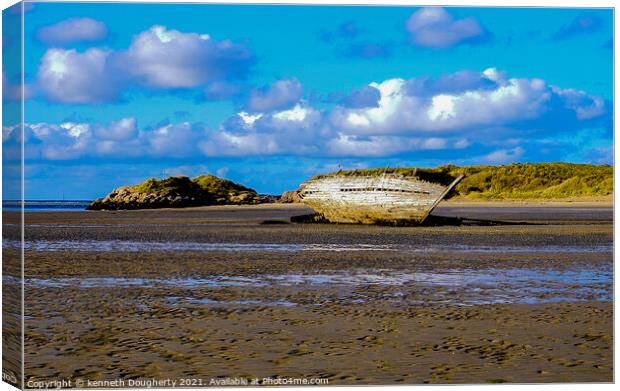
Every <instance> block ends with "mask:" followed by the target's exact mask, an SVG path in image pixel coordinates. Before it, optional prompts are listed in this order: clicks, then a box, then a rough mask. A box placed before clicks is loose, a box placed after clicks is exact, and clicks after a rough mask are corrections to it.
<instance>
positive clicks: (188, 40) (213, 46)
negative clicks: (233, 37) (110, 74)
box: [119, 26, 254, 88]
mask: <svg viewBox="0 0 620 391" xmlns="http://www.w3.org/2000/svg"><path fill="white" fill-rule="evenodd" d="M119 56H120V59H119V62H120V63H123V64H124V68H125V70H126V71H127V72H128V73H129V74H130V75H132V76H133V77H134V78H135V80H136V81H137V82H138V83H139V84H143V85H145V86H148V87H153V88H192V87H198V86H200V85H203V84H205V83H207V82H210V81H217V80H226V79H229V78H232V79H235V78H242V77H244V76H245V75H246V74H247V72H248V70H249V67H250V66H251V65H252V64H253V63H254V56H253V54H252V53H251V52H250V51H249V50H248V49H247V48H246V47H244V46H242V45H239V44H236V43H233V42H232V41H229V40H223V41H216V40H214V39H212V38H211V37H210V36H209V35H208V34H197V33H182V32H180V31H177V30H168V29H167V28H166V27H164V26H153V27H151V28H150V29H149V30H147V31H143V32H141V33H140V34H138V35H137V36H136V37H135V38H134V39H133V41H132V43H131V45H130V46H129V48H128V49H127V51H125V52H123V53H121V54H120V55H119Z"/></svg>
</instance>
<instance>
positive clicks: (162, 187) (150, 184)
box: [87, 175, 275, 210]
mask: <svg viewBox="0 0 620 391" xmlns="http://www.w3.org/2000/svg"><path fill="white" fill-rule="evenodd" d="M274 200H275V199H274V197H271V196H269V195H262V194H258V193H256V191H255V190H253V189H250V188H247V187H245V186H242V185H239V184H237V183H234V182H232V181H229V180H226V179H222V178H218V177H215V176H213V175H203V176H199V177H197V178H194V179H190V178H188V177H184V176H181V177H170V178H166V179H161V180H159V179H155V178H151V179H147V180H146V181H144V182H142V183H140V184H139V185H135V186H122V187H119V188H118V189H115V190H113V191H112V192H111V193H110V194H108V195H107V196H106V197H105V198H98V199H96V200H95V201H93V202H92V203H91V204H90V205H89V206H88V208H87V209H89V210H119V209H157V208H185V207H192V206H207V205H250V204H261V203H270V202H274Z"/></svg>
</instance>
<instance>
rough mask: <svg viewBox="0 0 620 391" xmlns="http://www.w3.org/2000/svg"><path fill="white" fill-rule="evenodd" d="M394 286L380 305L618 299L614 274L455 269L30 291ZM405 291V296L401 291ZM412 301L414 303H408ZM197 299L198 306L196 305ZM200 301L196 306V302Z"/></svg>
mask: <svg viewBox="0 0 620 391" xmlns="http://www.w3.org/2000/svg"><path fill="white" fill-rule="evenodd" d="M372 285H374V286H385V287H391V288H392V289H393V290H395V291H394V292H392V293H390V294H387V295H386V296H384V297H381V298H380V299H381V300H398V301H402V302H403V303H408V304H433V303H450V304H457V305H477V304H493V303H541V302H557V301H580V300H598V301H608V300H612V298H613V271H612V270H611V269H609V270H585V269H582V270H563V271H560V270H546V269H545V270H542V269H493V268H488V269H479V270H473V269H450V270H446V271H442V272H409V271H399V270H376V269H375V270H357V271H353V272H348V273H345V272H336V271H334V272H326V273H320V274H280V275H274V274H268V275H261V276H256V277H245V276H225V275H216V276H210V277H206V278H178V279H158V278H115V277H93V278H50V279H45V278H31V279H27V280H26V286H27V287H28V286H32V287H38V288H86V289H87V288H108V287H109V288H115V289H118V288H132V287H133V288H135V287H143V288H158V287H161V288H181V289H190V290H191V289H205V288H207V289H211V288H213V289H217V288H224V287H247V288H250V289H252V288H261V287H297V288H300V289H302V290H303V289H316V288H320V287H321V286H325V287H345V288H347V287H348V288H349V290H350V291H351V290H352V293H351V292H350V293H348V294H347V295H345V296H343V297H342V298H341V300H342V301H349V302H352V303H356V302H366V301H370V300H377V297H372V296H369V295H367V294H364V293H363V289H360V288H363V287H364V286H372ZM428 288H436V289H435V290H434V292H433V295H431V296H429V297H424V300H423V301H421V300H419V298H418V299H416V298H415V297H414V296H415V294H416V292H418V291H420V290H423V289H428ZM400 290H402V291H400ZM408 297H411V300H409V299H408ZM188 300H190V302H193V303H198V304H204V305H214V304H247V305H295V303H292V302H290V301H286V300H272V301H261V300H245V301H233V302H230V301H227V302H220V301H214V300H210V299H204V298H201V299H191V298H188ZM192 300H193V301H192ZM196 300H197V301H196Z"/></svg>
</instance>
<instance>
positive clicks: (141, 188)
mask: <svg viewBox="0 0 620 391" xmlns="http://www.w3.org/2000/svg"><path fill="white" fill-rule="evenodd" d="M131 190H132V191H135V192H138V193H148V194H157V195H161V196H176V195H186V196H187V195H190V196H200V195H204V194H209V195H210V196H212V197H213V198H220V197H228V196H229V195H237V194H239V193H242V192H248V193H254V194H255V193H256V191H254V190H253V189H250V188H247V187H245V186H242V185H240V184H238V183H235V182H232V181H229V180H227V179H222V178H218V177H216V176H214V175H201V176H199V177H196V178H194V179H189V178H188V177H186V176H175V177H169V178H165V179H156V178H149V179H147V180H145V181H144V182H142V183H140V184H138V185H135V186H132V187H131Z"/></svg>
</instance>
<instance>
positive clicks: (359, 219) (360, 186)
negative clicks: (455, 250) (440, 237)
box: [299, 169, 463, 225]
mask: <svg viewBox="0 0 620 391" xmlns="http://www.w3.org/2000/svg"><path fill="white" fill-rule="evenodd" d="M374 171H375V172H373V170H358V171H339V172H337V173H333V174H327V175H320V176H317V177H314V178H312V179H310V180H309V181H307V182H304V183H303V184H302V186H301V188H300V192H299V197H300V199H301V201H302V202H303V203H304V204H306V205H308V206H309V207H310V208H312V209H313V210H314V211H315V212H317V213H318V214H319V215H320V216H322V217H323V218H324V219H326V220H328V221H330V222H333V223H358V224H396V225H398V224H421V223H422V222H424V220H425V219H426V218H427V217H428V215H429V214H430V213H431V212H432V211H433V209H434V208H435V207H436V206H437V204H439V202H440V201H441V200H442V199H443V198H444V197H445V196H446V195H447V194H448V193H449V192H450V190H451V189H452V188H454V186H456V185H457V184H458V183H459V181H460V180H461V179H463V175H460V176H458V177H453V176H451V175H449V174H446V173H442V172H434V171H432V170H425V169H407V170H402V169H383V171H382V172H381V173H376V170H374Z"/></svg>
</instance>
